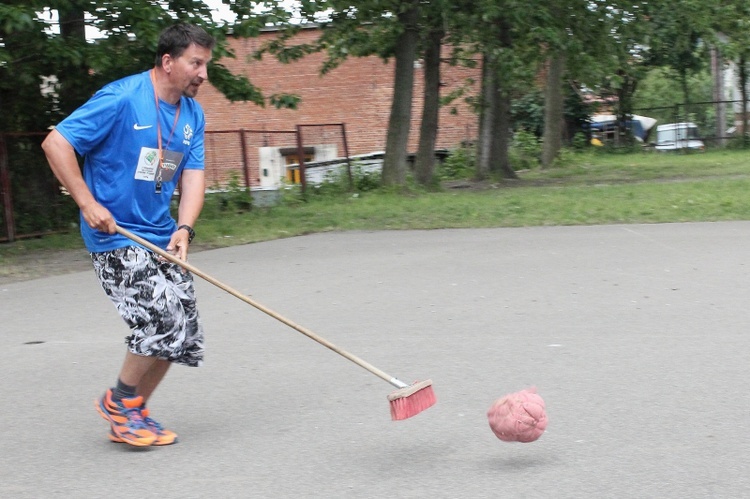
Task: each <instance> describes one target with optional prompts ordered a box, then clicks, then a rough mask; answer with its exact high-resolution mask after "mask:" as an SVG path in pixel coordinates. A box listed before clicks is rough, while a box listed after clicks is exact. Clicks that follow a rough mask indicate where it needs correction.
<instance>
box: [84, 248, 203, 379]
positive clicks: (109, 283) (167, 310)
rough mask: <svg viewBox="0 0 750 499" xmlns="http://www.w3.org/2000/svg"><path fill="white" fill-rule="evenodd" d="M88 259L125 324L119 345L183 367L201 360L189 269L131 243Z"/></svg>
mask: <svg viewBox="0 0 750 499" xmlns="http://www.w3.org/2000/svg"><path fill="white" fill-rule="evenodd" d="M91 261H92V262H93V264H94V271H95V272H96V275H97V277H98V278H99V282H101V285H102V288H104V291H105V293H107V296H109V298H110V299H111V300H112V302H113V303H114V304H115V307H117V311H118V312H120V315H121V316H122V318H123V319H125V322H126V323H127V324H128V326H129V327H130V332H131V334H130V335H129V336H127V337H126V338H125V343H126V344H127V345H128V349H129V350H130V351H131V352H132V353H134V354H136V355H145V356H148V357H158V358H160V359H166V360H169V361H171V362H174V363H176V364H182V365H186V366H200V365H201V364H202V363H203V326H202V325H201V321H200V318H199V317H198V309H197V308H196V305H195V289H194V287H193V276H192V275H191V274H190V273H189V272H187V271H184V270H183V269H182V268H181V267H179V266H178V265H175V264H173V263H170V262H167V261H164V260H163V259H161V258H159V256H157V255H155V254H153V253H151V252H150V251H147V250H146V249H144V248H141V247H137V246H131V247H127V248H119V249H116V250H112V251H105V252H103V253H91Z"/></svg>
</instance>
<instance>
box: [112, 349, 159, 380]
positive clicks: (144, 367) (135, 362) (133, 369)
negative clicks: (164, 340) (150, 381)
mask: <svg viewBox="0 0 750 499" xmlns="http://www.w3.org/2000/svg"><path fill="white" fill-rule="evenodd" d="M157 360H158V359H157V358H156V357H144V356H143V355H136V354H134V353H132V352H127V353H125V360H124V361H123V363H122V369H120V380H121V381H122V382H123V383H125V384H126V385H130V386H136V387H137V386H138V385H139V384H140V383H141V380H142V379H143V377H144V376H145V375H146V373H147V372H148V371H149V370H150V369H151V368H152V367H153V365H154V363H156V361H157Z"/></svg>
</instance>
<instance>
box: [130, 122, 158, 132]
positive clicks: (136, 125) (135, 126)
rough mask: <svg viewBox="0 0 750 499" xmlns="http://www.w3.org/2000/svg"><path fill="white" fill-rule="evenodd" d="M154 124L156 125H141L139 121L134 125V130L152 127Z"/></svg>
mask: <svg viewBox="0 0 750 499" xmlns="http://www.w3.org/2000/svg"><path fill="white" fill-rule="evenodd" d="M152 126H154V125H139V124H138V123H136V124H135V125H133V130H145V129H147V128H151V127H152Z"/></svg>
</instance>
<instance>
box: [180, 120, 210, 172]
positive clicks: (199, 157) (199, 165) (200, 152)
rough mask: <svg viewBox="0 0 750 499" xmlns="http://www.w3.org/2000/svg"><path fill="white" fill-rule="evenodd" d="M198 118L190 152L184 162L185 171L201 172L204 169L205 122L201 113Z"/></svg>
mask: <svg viewBox="0 0 750 499" xmlns="http://www.w3.org/2000/svg"><path fill="white" fill-rule="evenodd" d="M199 114H200V118H199V119H198V120H197V123H196V129H195V131H194V132H193V137H192V141H191V144H190V152H189V153H188V157H187V161H186V162H185V169H186V170H203V169H205V166H204V164H205V160H206V150H205V130H206V120H205V117H204V116H203V112H202V111H201V112H200V113H199Z"/></svg>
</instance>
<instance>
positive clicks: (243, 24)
mask: <svg viewBox="0 0 750 499" xmlns="http://www.w3.org/2000/svg"><path fill="white" fill-rule="evenodd" d="M255 3H257V2H234V3H233V4H232V8H233V10H234V12H235V13H236V14H237V15H238V16H237V21H236V22H232V23H228V22H217V21H214V20H213V19H212V17H211V11H210V9H209V8H208V6H207V5H206V4H205V3H204V2H203V1H198V0H171V1H170V2H168V3H164V2H161V1H157V0H122V1H117V2H112V1H108V0H99V1H94V2H92V1H87V0H10V1H5V2H3V3H2V4H0V102H1V103H2V106H3V113H2V114H1V115H0V131H3V130H4V131H9V130H14V131H24V130H44V129H46V128H47V127H48V126H50V125H53V124H55V123H56V122H58V121H59V120H60V119H61V118H62V117H63V116H65V115H67V114H68V113H69V112H71V111H72V110H73V109H75V108H76V107H77V106H79V105H80V104H82V103H83V102H84V101H85V100H86V99H87V98H88V97H89V96H90V95H91V94H92V93H93V92H94V91H95V90H96V89H97V88H99V87H101V86H102V85H104V84H105V83H107V82H109V81H113V80H115V79H118V78H121V77H123V76H126V75H128V74H132V73H135V72H138V71H143V70H144V69H146V68H148V67H150V66H151V65H153V63H154V60H153V54H154V53H155V50H156V43H157V41H158V35H159V33H160V31H161V30H162V29H163V28H165V27H166V26H168V25H170V24H172V23H174V22H175V21H184V22H190V23H194V24H198V25H200V26H202V27H203V28H204V29H206V30H207V31H208V32H209V33H211V34H212V35H213V36H214V37H215V38H216V39H217V46H216V49H215V51H214V61H218V60H219V59H220V58H221V57H234V54H233V53H232V51H231V49H230V47H229V44H228V37H229V36H235V37H236V36H252V35H254V34H256V33H258V32H259V30H260V28H261V27H263V26H264V25H265V24H266V23H267V22H268V20H269V19H275V18H276V17H277V16H278V15H279V12H278V10H275V9H267V10H266V11H265V12H262V13H260V14H258V13H255V12H254V11H253V7H254V4H255ZM86 27H89V28H92V29H94V30H96V31H98V33H99V36H97V38H96V39H93V40H89V39H87V38H86V36H85V28H86ZM209 74H210V78H211V83H212V84H213V85H214V86H215V87H216V88H218V89H219V90H220V91H221V92H222V93H224V94H225V95H226V96H227V98H228V99H230V100H232V101H252V102H255V103H257V104H259V105H265V103H266V102H268V101H271V102H282V103H285V102H286V103H289V104H290V105H294V101H293V100H288V99H283V98H281V97H282V96H278V95H273V96H269V97H265V96H264V95H263V94H262V92H261V89H258V88H256V87H255V86H254V85H252V83H251V82H250V81H249V80H248V79H247V78H245V77H244V76H241V75H234V74H232V73H231V72H230V71H229V70H228V69H227V68H226V67H225V66H223V65H222V64H221V63H219V62H212V64H211V66H210V68H209Z"/></svg>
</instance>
